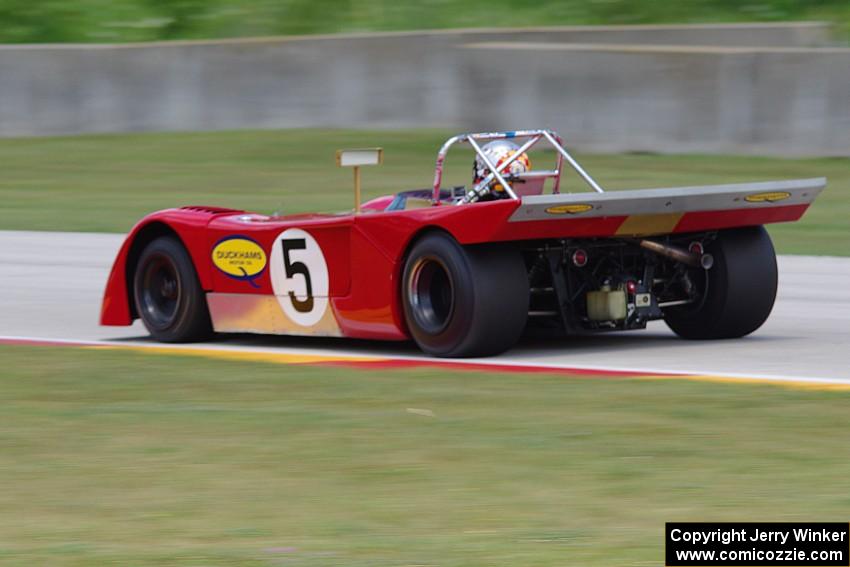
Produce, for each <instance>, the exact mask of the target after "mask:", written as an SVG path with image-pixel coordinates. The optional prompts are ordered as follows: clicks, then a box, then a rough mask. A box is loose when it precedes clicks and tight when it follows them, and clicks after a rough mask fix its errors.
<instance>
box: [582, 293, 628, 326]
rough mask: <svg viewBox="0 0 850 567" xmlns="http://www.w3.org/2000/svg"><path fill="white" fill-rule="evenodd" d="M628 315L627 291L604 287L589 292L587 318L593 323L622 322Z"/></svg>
mask: <svg viewBox="0 0 850 567" xmlns="http://www.w3.org/2000/svg"><path fill="white" fill-rule="evenodd" d="M626 313H627V311H626V290H624V289H614V290H612V289H611V288H610V287H608V286H604V287H603V288H602V289H600V290H598V291H589V292H587V317H588V318H589V319H590V320H591V321H622V320H623V319H625V318H626Z"/></svg>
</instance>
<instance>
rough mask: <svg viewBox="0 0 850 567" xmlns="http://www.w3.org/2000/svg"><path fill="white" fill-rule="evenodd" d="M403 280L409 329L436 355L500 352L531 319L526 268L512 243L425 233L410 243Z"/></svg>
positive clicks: (486, 354)
mask: <svg viewBox="0 0 850 567" xmlns="http://www.w3.org/2000/svg"><path fill="white" fill-rule="evenodd" d="M401 285H402V303H403V306H404V316H405V320H406V322H407V327H408V329H409V331H410V334H411V336H412V337H413V340H414V341H416V344H417V345H419V348H420V349H422V350H423V351H424V352H425V353H427V354H430V355H432V356H439V357H472V356H491V355H495V354H499V353H501V352H504V351H506V350H507V349H509V348H511V347H512V346H513V345H514V344H516V342H517V340H519V337H520V335H522V332H523V330H524V328H525V323H526V321H527V319H528V301H529V288H528V273H527V271H526V268H525V262H524V261H523V259H522V255H521V254H520V252H519V250H516V249H515V248H513V247H511V246H510V245H477V246H461V245H460V244H459V243H458V242H457V241H456V240H455V239H454V238H452V237H451V236H450V235H448V234H446V233H442V232H434V233H431V234H427V235H425V236H424V237H423V238H422V239H421V240H419V241H418V242H416V243H415V244H414V245H413V247H412V248H411V250H410V253H409V254H408V256H407V260H406V262H405V267H404V274H403V276H402V282H401Z"/></svg>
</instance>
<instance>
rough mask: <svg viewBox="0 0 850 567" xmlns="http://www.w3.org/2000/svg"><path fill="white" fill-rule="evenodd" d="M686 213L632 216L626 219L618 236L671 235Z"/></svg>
mask: <svg viewBox="0 0 850 567" xmlns="http://www.w3.org/2000/svg"><path fill="white" fill-rule="evenodd" d="M683 215H684V213H661V214H657V215H631V216H629V217H627V218H626V220H625V221H624V222H623V224H621V225H620V228H618V229H617V232H616V235H617V236H650V235H653V234H669V233H671V232H673V229H674V228H676V225H677V224H679V221H680V220H681V219H682V216H683Z"/></svg>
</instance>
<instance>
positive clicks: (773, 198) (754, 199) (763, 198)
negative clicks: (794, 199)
mask: <svg viewBox="0 0 850 567" xmlns="http://www.w3.org/2000/svg"><path fill="white" fill-rule="evenodd" d="M790 196H791V193H788V192H787V191H771V192H769V193H756V194H755V195H748V196H747V197H744V199H745V200H746V201H747V202H748V203H775V202H777V201H784V200H785V199H787V198H788V197H790Z"/></svg>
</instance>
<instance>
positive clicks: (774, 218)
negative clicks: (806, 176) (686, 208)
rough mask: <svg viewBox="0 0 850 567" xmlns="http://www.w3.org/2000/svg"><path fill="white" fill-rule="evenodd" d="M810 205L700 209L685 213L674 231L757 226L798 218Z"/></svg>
mask: <svg viewBox="0 0 850 567" xmlns="http://www.w3.org/2000/svg"><path fill="white" fill-rule="evenodd" d="M808 208H809V205H807V204H806V205H785V206H776V207H759V208H757V209H736V210H732V211H700V212H697V213H685V215H684V216H683V217H682V218H681V220H680V221H679V223H678V224H677V225H676V229H675V230H674V232H700V231H705V230H718V229H722V228H733V227H736V226H755V225H760V224H768V223H773V222H788V221H795V220H798V219H799V218H800V217H802V216H803V213H805V212H806V209H808Z"/></svg>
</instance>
